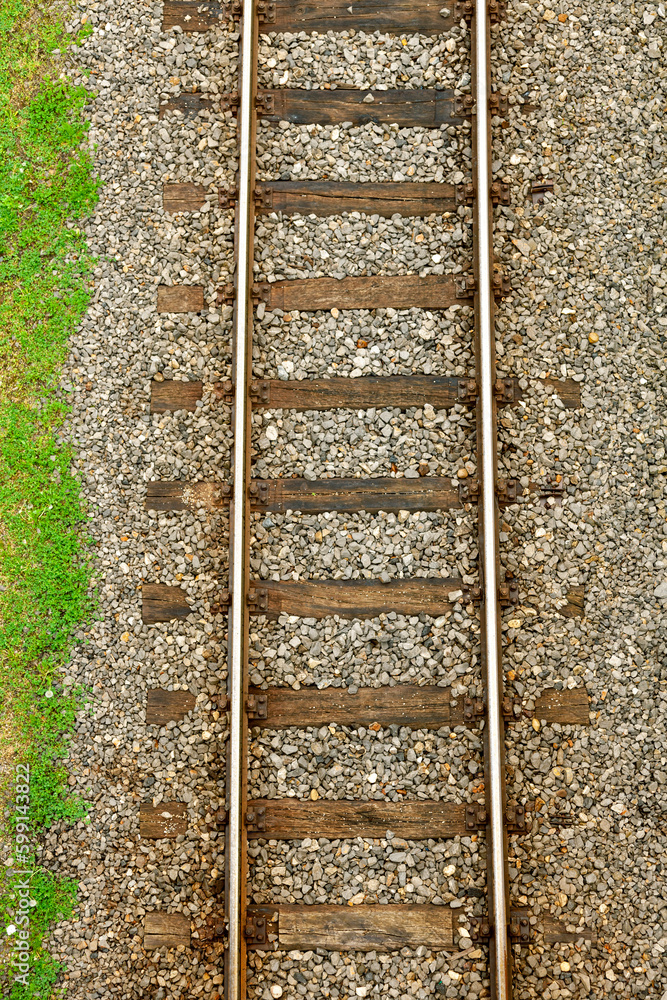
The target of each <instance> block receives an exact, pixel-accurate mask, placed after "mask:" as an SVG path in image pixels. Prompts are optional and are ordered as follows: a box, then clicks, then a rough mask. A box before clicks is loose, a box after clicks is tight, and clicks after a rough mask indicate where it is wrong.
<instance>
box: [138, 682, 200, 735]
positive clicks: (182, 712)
mask: <svg viewBox="0 0 667 1000" xmlns="http://www.w3.org/2000/svg"><path fill="white" fill-rule="evenodd" d="M195 701H196V699H195V696H194V695H193V694H190V692H189V691H165V690H164V689H163V688H150V690H148V691H147V692H146V725H148V726H166V725H167V723H168V722H180V721H181V719H184V718H185V716H186V715H189V713H190V712H192V711H193V710H194V707H195Z"/></svg>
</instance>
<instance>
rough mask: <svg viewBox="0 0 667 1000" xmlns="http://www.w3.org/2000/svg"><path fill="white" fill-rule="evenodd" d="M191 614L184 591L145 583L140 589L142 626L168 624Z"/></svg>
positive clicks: (164, 585)
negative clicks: (159, 623) (158, 623)
mask: <svg viewBox="0 0 667 1000" xmlns="http://www.w3.org/2000/svg"><path fill="white" fill-rule="evenodd" d="M189 614H192V608H191V607H190V605H189V604H188V602H187V600H186V597H185V591H184V590H181V588H180V587H169V586H167V585H166V584H163V583H145V584H144V585H143V587H142V588H141V617H142V620H143V623H144V625H155V624H156V623H157V622H170V621H172V620H173V619H174V618H187V617H188V615H189Z"/></svg>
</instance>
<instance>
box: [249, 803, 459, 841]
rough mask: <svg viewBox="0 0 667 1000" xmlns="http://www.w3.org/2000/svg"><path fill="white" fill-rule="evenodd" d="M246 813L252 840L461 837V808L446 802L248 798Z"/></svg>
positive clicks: (427, 838) (435, 838)
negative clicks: (250, 817) (389, 835)
mask: <svg viewBox="0 0 667 1000" xmlns="http://www.w3.org/2000/svg"><path fill="white" fill-rule="evenodd" d="M248 811H249V814H252V815H253V816H254V817H255V822H254V823H252V824H250V823H249V824H248V836H249V837H250V838H252V839H255V840H258V839H262V840H274V839H277V840H303V838H304V837H330V838H331V839H334V840H335V839H338V838H340V837H344V838H350V837H384V836H385V835H386V833H387V830H391V831H392V832H393V833H394V834H395V835H396V836H397V837H402V838H403V839H404V840H429V839H430V838H433V839H434V840H437V839H440V838H445V837H458V836H465V834H466V825H465V806H463V805H455V804H453V803H449V802H420V801H417V802H380V801H377V800H373V801H370V802H344V801H336V802H328V801H326V800H324V799H320V800H318V801H316V802H313V801H309V800H306V801H301V800H297V799H293V798H287V799H251V800H250V801H249V802H248ZM257 817H260V822H259V824H258V823H257ZM258 827H259V828H258Z"/></svg>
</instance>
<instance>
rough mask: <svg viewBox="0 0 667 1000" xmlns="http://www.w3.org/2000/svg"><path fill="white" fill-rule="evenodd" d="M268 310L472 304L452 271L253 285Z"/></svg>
mask: <svg viewBox="0 0 667 1000" xmlns="http://www.w3.org/2000/svg"><path fill="white" fill-rule="evenodd" d="M255 289H256V291H257V292H259V295H260V296H261V299H262V301H263V302H264V303H265V305H266V308H267V309H283V310H284V311H285V312H289V311H290V310H292V309H296V310H298V311H299V312H316V311H317V310H318V309H324V310H327V309H333V308H338V309H411V308H415V309H449V307H450V306H453V305H457V304H458V305H471V304H472V296H468V297H467V298H459V297H457V293H456V284H455V279H454V277H453V276H452V275H451V274H427V275H425V276H424V277H423V278H420V277H419V275H418V274H404V275H395V276H392V277H389V278H388V277H380V276H376V275H373V276H370V277H360V278H341V279H338V278H294V279H289V280H285V281H283V280H281V281H272V282H268V281H267V282H262V283H259V284H258V285H256V286H255Z"/></svg>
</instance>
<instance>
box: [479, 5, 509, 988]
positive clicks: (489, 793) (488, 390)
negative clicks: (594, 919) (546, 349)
mask: <svg viewBox="0 0 667 1000" xmlns="http://www.w3.org/2000/svg"><path fill="white" fill-rule="evenodd" d="M474 16H475V30H474V38H473V45H474V53H473V58H474V65H475V79H474V86H475V105H476V115H475V119H474V129H475V153H476V155H475V174H476V176H475V189H476V191H477V197H476V199H475V238H476V243H477V246H476V265H477V288H478V293H477V317H476V321H477V322H476V327H477V329H476V334H477V353H478V357H477V365H478V371H477V381H478V392H479V396H478V403H477V405H478V418H477V427H478V441H477V454H478V469H479V479H480V500H479V514H478V516H479V531H480V536H481V538H480V541H481V568H482V574H481V575H482V583H483V591H482V644H483V656H484V666H485V681H486V697H487V720H486V733H485V744H486V746H485V755H486V757H487V760H486V762H485V763H486V774H487V776H488V787H487V788H486V801H487V808H488V817H489V820H488V827H487V830H488V835H489V840H488V843H487V850H488V851H490V861H489V886H488V899H489V919H490V924H491V928H492V940H491V949H490V954H491V966H492V967H491V970H490V971H491V982H492V984H493V998H494V1000H510V998H511V995H512V985H511V971H510V970H511V950H510V943H509V912H508V910H509V908H508V898H507V897H508V893H507V849H506V834H505V753H504V739H505V725H504V720H503V714H502V700H503V676H502V665H501V656H500V640H501V620H500V607H499V602H498V587H499V583H500V581H499V573H498V568H499V546H498V530H497V508H496V433H497V425H496V403H495V397H494V381H495V327H494V319H493V316H494V299H493V290H492V285H491V282H492V259H493V233H492V222H493V220H492V209H491V199H490V191H491V170H490V163H491V148H490V120H489V116H490V111H489V96H490V93H489V91H490V87H489V81H490V65H489V29H490V21H489V15H488V7H487V0H477V3H476V6H475V15H474Z"/></svg>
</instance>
